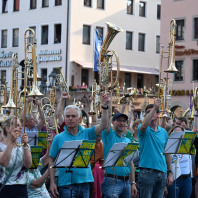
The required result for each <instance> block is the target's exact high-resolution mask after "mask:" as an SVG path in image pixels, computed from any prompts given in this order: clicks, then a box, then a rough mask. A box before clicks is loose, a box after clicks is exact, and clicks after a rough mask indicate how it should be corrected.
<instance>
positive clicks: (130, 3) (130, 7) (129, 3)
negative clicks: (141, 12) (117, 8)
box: [127, 0, 134, 14]
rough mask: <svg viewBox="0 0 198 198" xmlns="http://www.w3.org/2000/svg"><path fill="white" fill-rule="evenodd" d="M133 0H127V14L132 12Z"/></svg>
mask: <svg viewBox="0 0 198 198" xmlns="http://www.w3.org/2000/svg"><path fill="white" fill-rule="evenodd" d="M133 1H134V0H127V14H133Z"/></svg>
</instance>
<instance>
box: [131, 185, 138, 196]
mask: <svg viewBox="0 0 198 198" xmlns="http://www.w3.org/2000/svg"><path fill="white" fill-rule="evenodd" d="M136 196H137V188H136V185H135V184H132V185H131V197H136Z"/></svg>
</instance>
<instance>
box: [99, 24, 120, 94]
mask: <svg viewBox="0 0 198 198" xmlns="http://www.w3.org/2000/svg"><path fill="white" fill-rule="evenodd" d="M106 24H107V34H106V37H105V39H104V42H103V45H102V47H101V50H100V55H99V85H100V89H101V90H103V91H105V92H107V91H108V90H112V89H114V88H115V87H116V86H117V84H118V81H119V75H120V62H119V58H118V55H117V53H116V52H115V51H113V50H108V47H109V45H110V44H111V42H112V40H113V39H114V37H115V36H116V34H117V33H119V32H122V31H123V30H122V28H120V27H118V26H116V25H114V24H112V23H110V22H107V23H106ZM113 56H115V58H116V64H117V75H116V79H115V81H113V75H112V69H113V63H112V60H113V59H112V58H113Z"/></svg>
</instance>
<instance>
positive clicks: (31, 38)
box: [29, 26, 36, 43]
mask: <svg viewBox="0 0 198 198" xmlns="http://www.w3.org/2000/svg"><path fill="white" fill-rule="evenodd" d="M30 28H31V29H33V30H34V34H35V39H36V27H35V26H32V27H30ZM29 33H30V34H31V31H30V32H29ZM29 42H30V43H33V42H36V41H33V37H30V38H29Z"/></svg>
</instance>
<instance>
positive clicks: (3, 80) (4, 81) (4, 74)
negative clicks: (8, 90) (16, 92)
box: [1, 70, 6, 85]
mask: <svg viewBox="0 0 198 198" xmlns="http://www.w3.org/2000/svg"><path fill="white" fill-rule="evenodd" d="M1 84H4V85H5V84H6V70H2V71H1Z"/></svg>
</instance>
